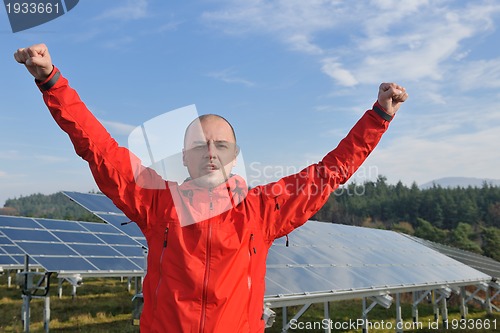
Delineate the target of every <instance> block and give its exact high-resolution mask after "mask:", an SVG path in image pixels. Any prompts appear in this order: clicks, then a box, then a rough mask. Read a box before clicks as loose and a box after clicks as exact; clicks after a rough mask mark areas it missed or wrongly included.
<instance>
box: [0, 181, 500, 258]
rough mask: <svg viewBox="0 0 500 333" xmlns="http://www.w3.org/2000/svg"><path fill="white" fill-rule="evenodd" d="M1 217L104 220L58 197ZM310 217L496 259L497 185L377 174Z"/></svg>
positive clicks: (18, 206)
mask: <svg viewBox="0 0 500 333" xmlns="http://www.w3.org/2000/svg"><path fill="white" fill-rule="evenodd" d="M0 214H4V215H19V216H28V217H42V218H52V219H64V220H78V221H95V222H102V221H101V220H99V219H98V218H97V217H95V216H94V215H93V214H91V213H89V212H88V211H87V210H86V209H84V208H82V207H80V206H79V205H77V204H75V203H73V202H71V201H70V200H69V199H68V198H67V197H66V196H65V195H63V194H62V193H56V194H52V195H43V194H33V195H30V196H26V197H20V198H16V199H8V200H7V201H6V203H5V206H4V207H3V208H0ZM312 219H314V220H318V221H324V222H333V223H340V224H348V225H356V226H364V227H372V228H383V229H389V230H395V231H399V232H404V233H407V234H410V235H414V236H417V237H420V238H424V239H427V240H431V241H434V242H438V243H442V244H448V245H451V246H454V247H458V248H461V249H464V250H468V251H473V252H476V253H480V254H484V255H486V256H489V257H492V258H494V259H496V260H499V261H500V246H498V245H499V244H500V187H496V186H492V185H489V184H487V183H484V184H483V186H482V187H454V188H444V187H441V186H438V185H435V186H433V187H431V188H428V189H420V188H419V187H418V186H417V184H416V183H413V184H412V185H411V186H410V187H408V186H406V185H404V184H403V183H402V182H398V183H396V184H395V185H392V184H388V183H387V179H386V178H385V177H384V176H379V177H378V178H377V180H376V181H367V182H364V183H362V184H356V183H351V184H349V185H346V186H344V187H341V188H339V189H338V190H336V191H335V192H334V193H332V195H331V196H330V198H329V200H328V201H327V203H326V204H325V205H324V206H323V208H322V209H321V210H319V211H318V212H317V213H316V214H315V215H314V216H313V218H312Z"/></svg>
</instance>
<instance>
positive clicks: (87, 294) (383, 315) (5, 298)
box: [0, 275, 500, 333]
mask: <svg viewBox="0 0 500 333" xmlns="http://www.w3.org/2000/svg"><path fill="white" fill-rule="evenodd" d="M53 282H54V283H53V284H52V288H53V289H52V290H51V293H52V296H51V300H50V308H51V321H50V326H49V327H50V332H68V333H69V332H71V333H74V332H86V333H87V332H88V333H98V332H99V333H100V332H106V333H107V332H110V333H114V332H116V333H126V332H139V329H138V327H137V326H133V325H132V315H131V313H132V310H133V309H132V301H131V299H132V296H133V291H132V292H129V291H127V282H126V281H125V280H124V281H123V282H122V281H121V280H120V279H119V278H107V279H97V278H93V279H85V280H84V281H83V282H84V283H83V285H82V286H80V287H79V288H78V290H77V297H76V298H72V297H71V286H70V285H69V284H67V283H65V284H64V285H63V297H62V298H61V299H60V298H59V297H58V296H57V295H56V294H57V280H54V281H53ZM21 304H22V300H21V291H20V289H18V288H17V287H15V286H13V287H11V288H7V278H6V276H5V275H1V276H0V332H22V331H23V327H22V323H21ZM361 308H362V307H361V301H360V300H352V301H342V302H334V303H330V316H331V318H332V321H333V324H332V325H335V323H337V325H339V324H338V323H349V321H356V318H359V317H360V313H361ZM298 310H299V307H293V308H289V310H288V318H292V317H293V315H294V314H295V313H296V312H297V311H298ZM402 311H403V312H402V313H403V320H404V323H405V325H412V324H411V306H410V305H408V304H404V305H403V307H402ZM449 311H450V315H449V317H450V327H449V329H448V330H445V329H443V328H442V326H440V328H439V329H436V328H435V327H433V326H431V327H429V325H430V323H434V317H433V313H432V307H431V306H429V305H426V304H422V305H421V306H419V315H420V320H421V323H422V324H421V325H422V326H418V327H417V328H416V329H413V330H405V332H421V333H424V332H426V333H427V332H454V333H465V332H471V333H472V332H474V333H476V332H478V333H480V332H500V314H499V313H495V314H493V315H487V314H486V313H485V312H484V311H482V310H481V309H478V308H475V307H469V318H471V319H474V320H475V322H474V326H473V327H474V328H473V329H460V327H456V328H455V329H454V328H453V327H451V321H452V320H453V319H455V320H458V319H459V318H460V314H459V312H458V307H456V306H450V307H449ZM276 312H277V318H276V323H275V324H274V326H273V327H272V328H270V329H267V330H266V333H277V332H281V310H280V309H276ZM394 316H395V309H394V306H393V307H391V308H390V309H387V310H386V309H384V308H381V307H379V306H376V307H375V308H374V309H373V310H372V311H370V313H369V320H370V323H372V324H373V325H374V326H373V327H374V328H375V327H382V324H381V323H382V321H383V322H384V327H385V328H388V327H389V325H392V326H393V328H392V329H372V330H370V332H381V333H382V332H394V327H395V322H394V319H393V318H394ZM322 317H323V306H322V305H321V304H319V305H313V306H312V307H311V308H310V309H309V310H308V311H307V312H306V313H305V314H304V315H303V316H302V317H301V318H300V322H302V324H297V329H295V330H289V332H324V330H323V329H322V328H323V327H320V328H319V329H313V325H320V324H319V323H320V322H321V320H322ZM42 320H43V301H42V300H40V299H34V300H32V302H31V325H30V332H43V323H42ZM315 322H316V323H317V324H314V323H315ZM488 322H489V323H490V328H489V329H484V328H483V329H477V326H476V325H477V324H483V325H484V324H485V323H488ZM389 323H391V324H389ZM455 323H457V322H455ZM470 323H472V322H470ZM494 324H496V329H495V328H494V327H493V326H494ZM300 325H302V326H300ZM308 325H309V326H308ZM344 325H347V324H344ZM375 325H379V326H375ZM471 325H472V324H471ZM332 327H333V330H332V332H359V330H352V329H345V330H343V329H335V326H332ZM300 328H302V329H300ZM235 333H237V332H235Z"/></svg>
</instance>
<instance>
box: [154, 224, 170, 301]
mask: <svg viewBox="0 0 500 333" xmlns="http://www.w3.org/2000/svg"><path fill="white" fill-rule="evenodd" d="M167 245H168V227H166V228H165V233H164V234H163V248H162V250H161V255H160V273H159V274H160V278H159V279H158V284H157V285H156V290H155V306H154V308H155V310H156V306H157V305H158V290H159V289H160V285H161V280H162V277H163V269H162V267H163V254H164V253H165V250H166V248H167Z"/></svg>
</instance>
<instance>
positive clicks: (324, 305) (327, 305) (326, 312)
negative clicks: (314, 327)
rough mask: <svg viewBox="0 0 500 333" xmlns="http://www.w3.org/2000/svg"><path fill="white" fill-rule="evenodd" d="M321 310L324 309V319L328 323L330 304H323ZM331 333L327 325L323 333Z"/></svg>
mask: <svg viewBox="0 0 500 333" xmlns="http://www.w3.org/2000/svg"><path fill="white" fill-rule="evenodd" d="M323 308H324V309H323V310H324V317H325V319H326V320H328V322H329V323H330V304H329V303H328V302H324V303H323ZM331 332H332V328H331V325H327V327H326V328H325V333H331Z"/></svg>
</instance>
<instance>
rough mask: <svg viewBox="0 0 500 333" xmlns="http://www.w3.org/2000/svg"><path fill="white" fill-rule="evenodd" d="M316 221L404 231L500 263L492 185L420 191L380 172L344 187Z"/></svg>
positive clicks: (498, 190) (498, 204)
mask: <svg viewBox="0 0 500 333" xmlns="http://www.w3.org/2000/svg"><path fill="white" fill-rule="evenodd" d="M313 219H315V220H318V221H326V222H333V223H340V224H349V225H357V226H365V227H375V228H383V229H390V230H395V231H399V232H404V233H407V234H411V235H415V236H417V237H420V238H424V239H428V240H431V241H434V242H438V243H442V244H447V245H451V246H454V247H458V248H461V249H464V250H468V251H472V252H476V253H480V254H484V255H486V256H489V257H492V258H494V259H496V260H499V261H500V247H499V246H498V244H500V187H496V186H492V185H490V184H488V183H484V184H483V186H482V187H472V186H469V187H454V188H444V187H441V186H438V185H434V186H433V187H431V188H427V189H420V188H419V187H418V185H417V184H416V183H413V184H412V185H411V186H410V187H408V186H406V185H404V184H403V183H402V182H398V183H396V184H395V185H391V184H388V183H387V178H385V177H384V176H379V177H378V178H377V180H376V181H367V182H364V183H363V184H356V183H352V184H349V185H347V186H344V187H342V188H339V189H338V190H337V191H335V192H334V193H333V194H332V195H331V196H330V198H329V200H328V202H327V203H326V204H325V205H324V206H323V208H322V209H321V210H320V211H319V212H318V213H316V215H315V216H314V217H313Z"/></svg>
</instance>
